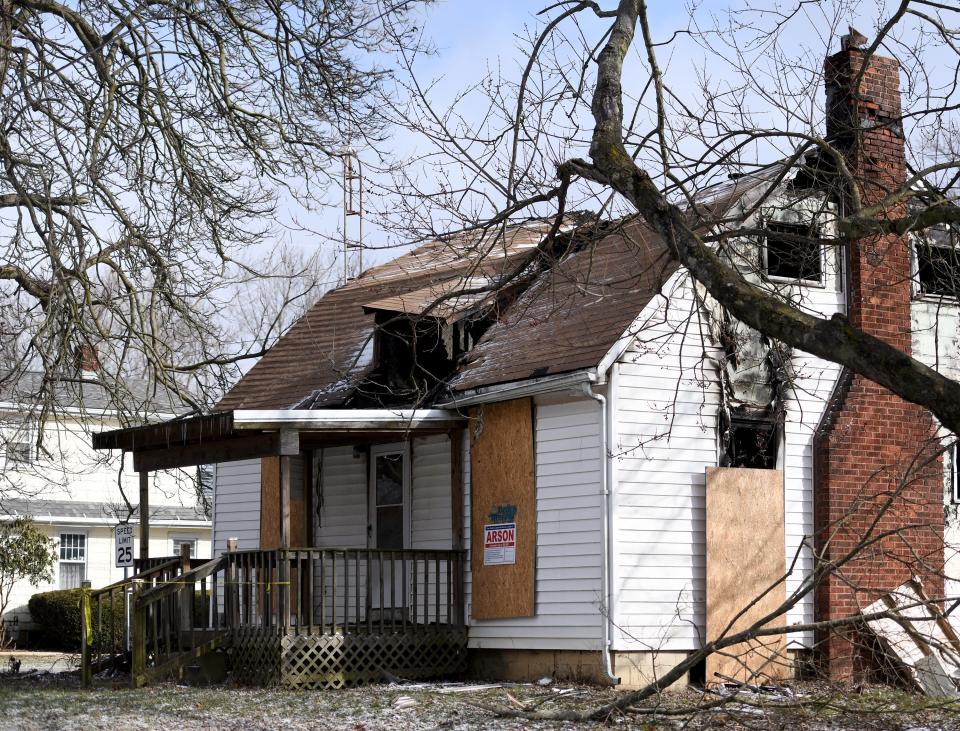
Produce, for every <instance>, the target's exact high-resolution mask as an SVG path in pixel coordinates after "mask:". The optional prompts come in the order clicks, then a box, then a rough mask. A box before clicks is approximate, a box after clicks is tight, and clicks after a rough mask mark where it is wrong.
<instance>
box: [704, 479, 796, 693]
mask: <svg viewBox="0 0 960 731" xmlns="http://www.w3.org/2000/svg"><path fill="white" fill-rule="evenodd" d="M783 524H784V498H783V471H782V470H764V469H746V468H741V467H710V468H708V469H707V597H706V599H707V640H708V641H710V642H713V641H715V640H717V639H719V638H720V636H721V635H724V636H730V635H731V634H734V633H737V632H741V631H743V630H745V629H747V628H748V627H751V626H752V625H754V624H756V622H757V621H758V620H759V619H760V618H762V617H764V616H766V615H767V614H769V613H770V612H772V611H774V610H775V609H776V608H777V607H779V606H780V605H782V604H783V602H784V601H785V600H786V595H787V594H786V585H785V584H784V581H783V575H784V574H785V573H786V549H785V543H784V528H783ZM740 612H743V616H741V617H737V614H739V613H740ZM731 622H732V626H730V625H731ZM785 624H786V617H785V616H780V617H778V618H777V619H775V620H773V621H772V622H770V623H769V624H768V625H767V626H784V625H785ZM728 627H729V629H728ZM786 650H787V638H786V635H783V634H780V635H771V636H768V637H761V638H757V639H755V640H752V641H750V642H744V643H740V644H737V645H733V646H731V647H728V648H725V649H724V650H723V651H721V652H717V653H714V654H712V655H710V657H708V658H707V662H706V679H707V682H708V683H718V682H723V678H734V679H736V680H739V681H744V682H747V681H749V682H756V681H758V680H777V679H783V678H787V677H788V676H789V675H790V672H789V671H790V668H789V666H788V664H787V660H786Z"/></svg>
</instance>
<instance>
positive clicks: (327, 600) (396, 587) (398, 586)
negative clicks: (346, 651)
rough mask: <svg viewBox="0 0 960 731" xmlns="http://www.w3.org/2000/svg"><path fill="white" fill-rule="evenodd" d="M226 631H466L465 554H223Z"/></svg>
mask: <svg viewBox="0 0 960 731" xmlns="http://www.w3.org/2000/svg"><path fill="white" fill-rule="evenodd" d="M225 556H226V558H227V562H228V569H227V574H228V576H229V577H230V578H229V579H228V581H230V582H232V583H235V584H236V585H237V586H238V588H239V591H238V592H237V595H236V597H235V600H234V601H232V602H229V605H230V609H231V611H232V612H234V615H233V617H232V619H231V620H230V624H231V626H235V627H256V628H261V629H263V628H275V629H276V630H277V631H279V632H287V633H293V634H310V635H316V634H376V633H380V634H382V633H395V632H418V631H420V632H423V631H431V630H437V629H439V628H440V627H443V626H454V627H461V626H463V624H464V599H463V568H464V567H463V562H464V552H462V551H437V550H422V551H421V550H395V551H389V550H375V549H366V548H298V549H280V550H276V551H237V552H235V553H228V554H225Z"/></svg>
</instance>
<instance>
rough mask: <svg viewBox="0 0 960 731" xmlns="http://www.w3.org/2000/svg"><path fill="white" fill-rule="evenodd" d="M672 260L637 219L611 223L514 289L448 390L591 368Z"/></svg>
mask: <svg viewBox="0 0 960 731" xmlns="http://www.w3.org/2000/svg"><path fill="white" fill-rule="evenodd" d="M677 267H678V264H677V262H676V260H674V259H672V258H671V257H670V255H669V254H668V252H667V248H666V245H665V244H664V243H663V240H662V239H661V238H660V236H659V235H657V234H655V233H654V232H653V231H651V230H650V229H649V228H648V227H647V226H646V225H645V224H644V223H642V222H640V221H639V220H636V219H634V220H624V221H618V222H616V223H615V224H613V225H612V226H610V227H608V228H607V230H606V231H604V232H603V233H602V234H600V235H599V236H598V238H597V240H596V242H595V243H594V244H593V245H591V246H586V247H584V248H582V249H580V250H579V251H577V252H575V253H574V254H572V255H571V256H569V257H567V258H566V259H564V260H563V261H561V262H559V263H558V264H557V265H556V266H554V267H552V268H550V269H549V270H548V271H546V272H545V273H544V274H543V275H542V276H540V277H539V278H538V280H537V281H536V282H535V283H534V284H533V285H532V286H531V287H530V288H529V289H528V290H527V291H526V292H524V294H523V295H521V297H520V298H519V299H518V300H517V302H516V303H515V304H514V305H513V307H511V308H510V310H509V311H508V313H507V315H506V317H504V318H503V319H502V320H501V321H500V322H498V323H496V324H495V325H494V326H493V327H491V328H490V330H489V331H487V333H486V335H484V337H483V338H482V339H481V340H480V342H479V343H478V344H477V346H476V348H474V350H473V351H471V352H470V354H469V355H468V356H467V358H466V361H465V363H464V364H463V365H462V366H461V367H460V369H459V373H458V375H457V376H456V377H455V378H454V380H453V382H452V384H451V385H452V388H453V390H454V391H466V390H470V389H473V388H477V387H480V386H486V385H491V384H495V383H505V382H509V381H518V380H522V379H526V378H534V377H539V376H547V375H553V374H557V373H565V372H570V371H575V370H580V369H583V368H592V367H596V365H597V364H598V363H599V362H600V361H601V360H602V359H603V356H604V355H606V353H607V351H609V350H610V348H611V347H612V346H613V345H614V343H616V342H617V340H618V339H619V338H620V337H621V336H622V335H623V333H624V332H625V331H626V330H627V329H628V328H629V326H630V324H631V323H632V322H633V320H634V319H635V318H636V317H637V315H638V314H639V313H640V311H641V310H642V309H643V308H644V307H645V306H646V305H647V303H648V302H650V300H651V299H652V298H653V297H654V295H656V294H657V292H659V291H660V287H661V286H662V285H663V283H664V282H665V281H666V279H667V278H668V277H669V276H670V275H671V274H673V273H674V272H675V271H676V270H677Z"/></svg>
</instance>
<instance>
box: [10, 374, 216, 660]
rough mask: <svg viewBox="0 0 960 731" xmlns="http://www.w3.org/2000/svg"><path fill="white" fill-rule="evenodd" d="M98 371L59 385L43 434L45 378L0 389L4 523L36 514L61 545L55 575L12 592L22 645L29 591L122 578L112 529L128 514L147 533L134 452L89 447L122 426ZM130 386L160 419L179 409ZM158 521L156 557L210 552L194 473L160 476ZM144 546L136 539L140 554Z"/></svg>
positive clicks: (155, 493) (14, 624)
mask: <svg viewBox="0 0 960 731" xmlns="http://www.w3.org/2000/svg"><path fill="white" fill-rule="evenodd" d="M96 376H97V374H96V372H95V371H90V372H85V373H84V374H83V383H82V384H81V385H78V384H77V383H76V381H77V380H79V379H73V380H72V381H71V382H70V383H68V384H66V383H65V384H63V385H57V386H56V389H57V391H56V403H57V409H56V413H53V414H50V415H48V416H47V417H46V419H45V421H44V423H43V427H42V428H43V433H42V435H39V434H38V429H39V428H40V426H39V423H38V420H39V415H38V413H37V412H38V410H37V408H36V398H35V394H36V393H37V392H38V389H39V385H40V381H41V374H40V373H36V372H27V373H25V374H23V375H21V376H20V377H19V378H18V380H17V382H16V383H15V384H9V385H7V386H6V387H5V388H4V390H3V392H2V393H0V429H2V439H0V520H6V519H11V518H14V517H17V516H31V517H32V518H33V520H34V521H35V523H36V524H37V525H38V526H39V527H40V528H41V529H43V530H44V531H46V532H47V534H48V535H49V536H50V537H51V538H52V539H53V540H54V541H55V542H56V556H57V561H56V564H55V566H54V580H53V581H52V582H51V583H49V584H45V585H41V586H38V587H32V586H30V585H29V583H28V582H26V581H21V582H18V584H17V585H16V586H15V587H14V590H13V592H12V594H11V598H10V603H9V605H8V609H7V615H6V619H7V623H8V627H11V629H12V630H13V632H14V638H15V639H17V631H18V630H19V631H20V632H21V635H20V638H19V641H21V642H23V641H24V640H25V638H24V637H23V635H22V632H23V631H24V630H28V629H29V626H30V616H29V612H28V610H27V602H28V600H29V599H30V596H31V595H33V594H34V593H36V592H41V591H49V590H52V589H69V588H75V587H79V586H80V584H81V582H82V581H84V580H89V581H90V582H91V584H92V585H93V586H94V587H98V586H105V585H107V584H109V583H112V582H114V581H117V580H119V579H121V578H123V575H124V570H123V569H122V568H117V567H116V566H115V560H114V527H115V526H116V525H117V524H118V523H119V522H121V521H124V520H127V519H128V520H129V522H130V523H132V524H133V525H134V526H135V533H136V534H139V520H138V513H137V512H136V510H135V511H134V513H133V515H131V516H129V517H128V510H127V508H126V506H125V502H124V498H123V494H122V493H121V490H122V492H123V493H125V494H126V497H127V499H128V500H129V501H130V503H131V504H132V506H133V507H134V509H136V507H137V503H138V500H139V493H138V490H139V482H138V477H137V474H136V473H135V472H133V471H132V469H131V465H130V462H131V460H130V458H129V456H128V457H127V458H126V459H125V460H124V459H123V458H122V457H121V456H120V455H104V454H102V453H97V452H95V451H94V450H93V449H92V447H91V445H90V434H91V432H96V431H99V430H102V429H109V428H115V427H117V426H119V422H118V420H117V418H116V414H115V413H114V412H112V411H111V410H110V409H109V408H108V407H107V405H108V403H109V402H108V400H107V398H106V394H105V391H104V389H103V387H102V386H101V385H99V384H98V383H97V382H96ZM126 386H127V388H128V389H129V390H131V391H132V392H133V393H134V394H135V398H137V400H138V401H139V402H141V403H145V404H149V403H153V404H155V406H156V411H155V413H153V414H152V415H151V418H152V419H160V418H170V417H172V416H173V415H174V413H173V411H174V409H173V408H172V406H171V404H170V402H169V399H167V400H166V401H164V400H162V399H160V398H158V397H155V396H151V395H150V392H149V391H147V389H146V386H145V384H140V383H136V382H128V383H127V384H126ZM77 388H80V389H81V390H79V391H77V390H76V389H77ZM151 399H152V401H151ZM38 436H42V438H41V439H38ZM150 524H151V533H150V555H151V557H157V556H172V555H175V554H177V553H178V552H179V550H180V546H181V544H183V543H189V544H190V545H191V549H192V553H193V555H195V556H200V557H208V556H209V555H210V533H211V523H210V519H209V517H208V516H207V515H206V514H205V513H204V509H203V507H202V506H201V505H200V504H199V500H198V497H197V490H196V488H195V481H194V479H193V477H192V476H191V475H190V474H189V473H187V472H181V471H168V472H159V473H157V474H156V477H155V479H154V480H152V481H151V485H150ZM138 545H139V544H138V543H137V542H136V541H135V552H136V550H137V549H136V546H138ZM135 555H136V553H135Z"/></svg>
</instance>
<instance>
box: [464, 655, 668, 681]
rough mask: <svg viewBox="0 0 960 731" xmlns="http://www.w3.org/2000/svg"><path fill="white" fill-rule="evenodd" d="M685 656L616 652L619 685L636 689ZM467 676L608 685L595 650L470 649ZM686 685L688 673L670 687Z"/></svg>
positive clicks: (615, 670)
mask: <svg viewBox="0 0 960 731" xmlns="http://www.w3.org/2000/svg"><path fill="white" fill-rule="evenodd" d="M686 657H687V653H685V652H657V653H653V652H617V653H614V654H613V667H614V673H615V674H616V675H618V676H619V677H620V685H619V686H618V687H619V688H621V689H623V690H636V689H638V688H642V687H643V686H645V685H647V684H648V683H650V682H652V681H653V680H654V679H655V678H657V677H660V676H662V675H663V674H664V673H666V672H668V671H670V670H672V669H673V668H674V667H675V666H676V665H677V664H678V663H680V662H683V660H685V659H686ZM467 676H468V677H469V678H472V679H475V680H507V681H511V682H518V683H521V682H534V681H537V680H539V679H540V678H544V677H550V678H553V679H554V680H556V681H558V682H561V683H563V682H569V683H590V684H594V685H607V684H608V683H609V681H608V680H607V678H606V675H605V673H604V672H603V660H602V658H601V655H600V652H599V651H597V650H493V649H482V650H480V649H471V650H469V651H468V653H467ZM686 686H687V676H686V675H684V676H683V678H681V679H680V680H678V681H677V682H676V683H674V684H673V685H672V686H671V688H670V689H671V690H679V689H681V688H685V687H686Z"/></svg>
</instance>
